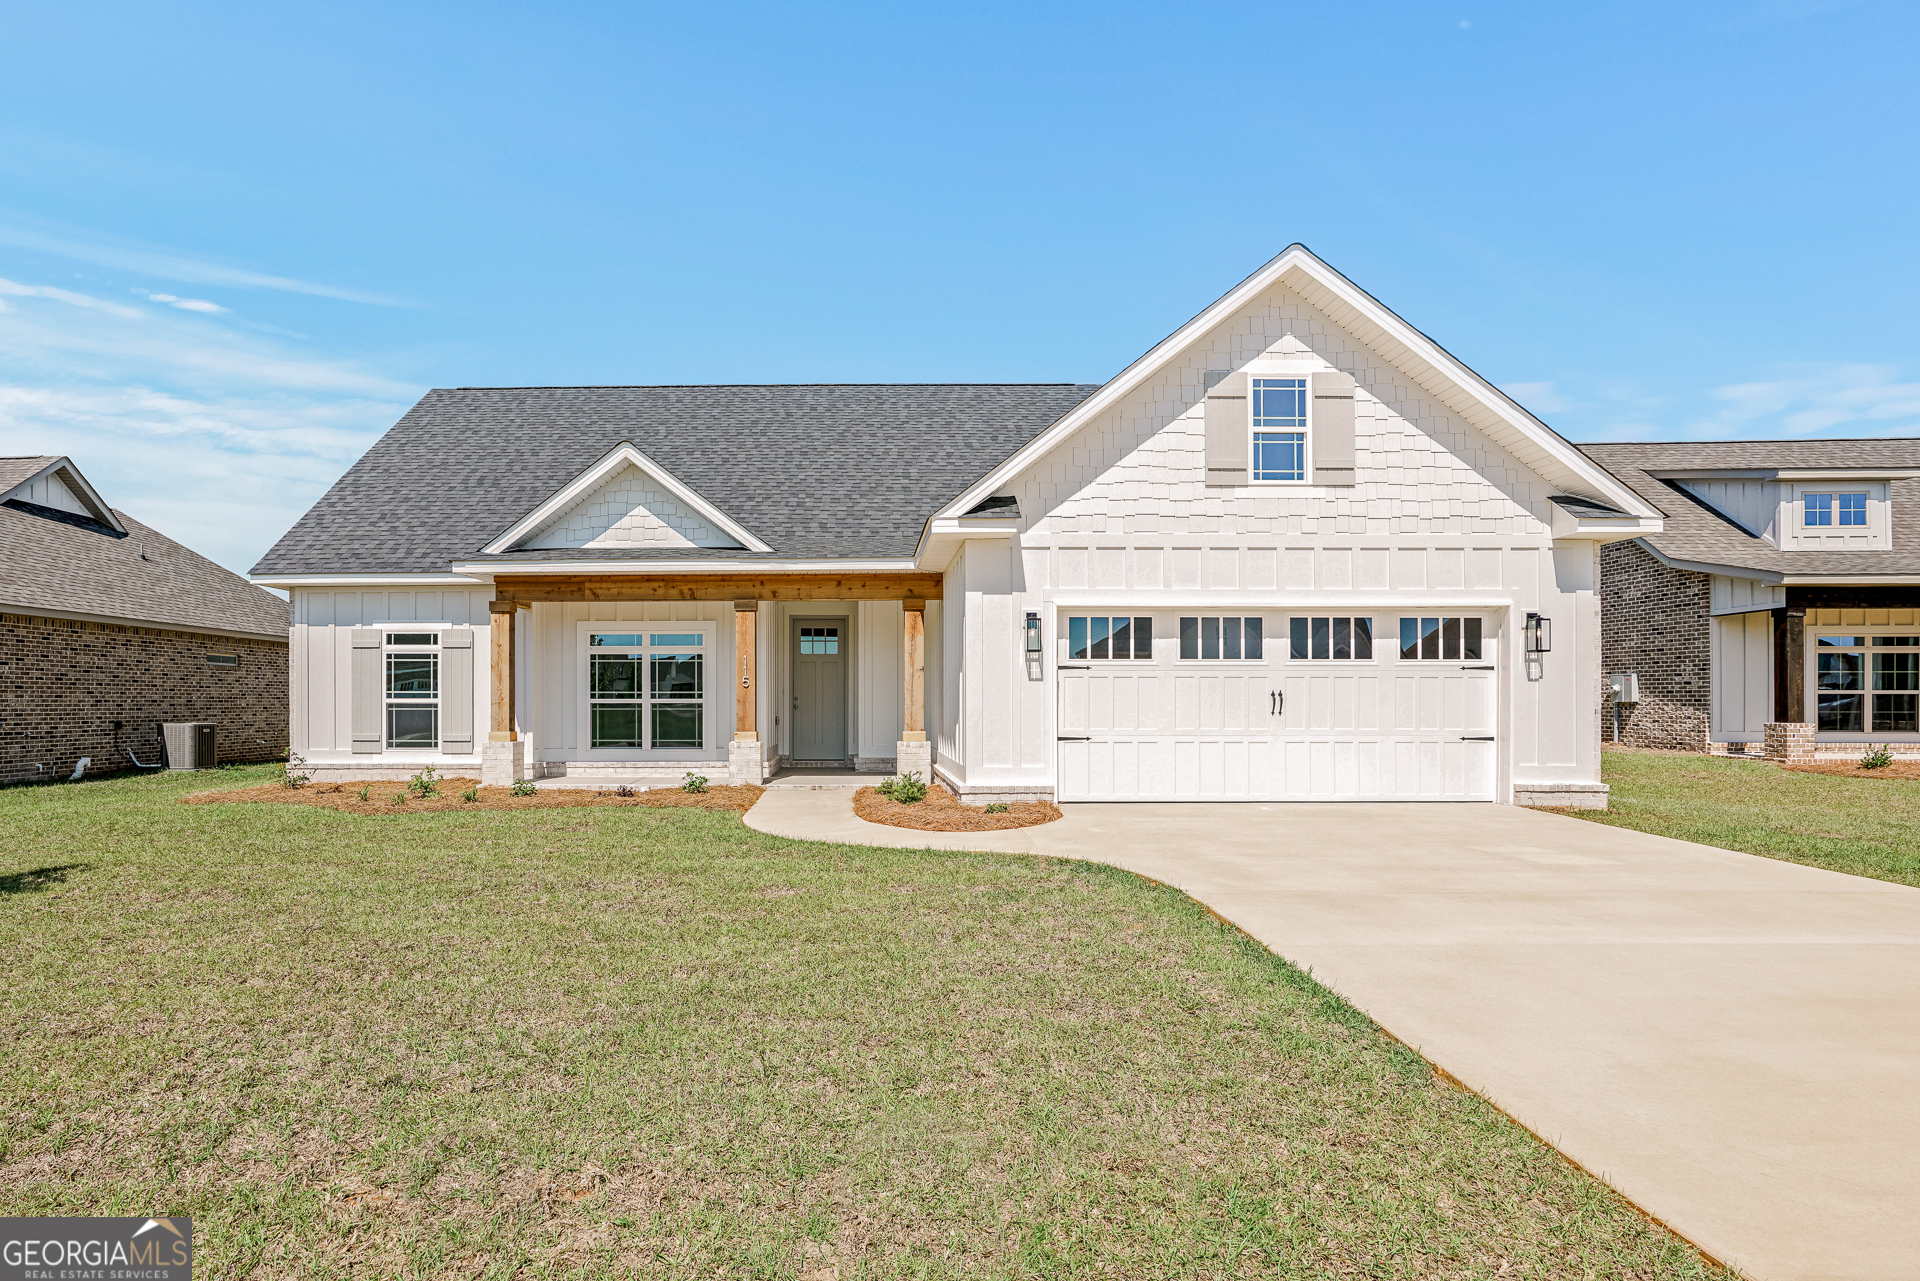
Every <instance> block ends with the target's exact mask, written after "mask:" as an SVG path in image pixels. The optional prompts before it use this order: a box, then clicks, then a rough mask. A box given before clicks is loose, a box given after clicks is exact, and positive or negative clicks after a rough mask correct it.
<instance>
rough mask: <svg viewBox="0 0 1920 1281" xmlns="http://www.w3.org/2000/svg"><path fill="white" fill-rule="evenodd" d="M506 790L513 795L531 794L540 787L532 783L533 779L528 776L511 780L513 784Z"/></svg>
mask: <svg viewBox="0 0 1920 1281" xmlns="http://www.w3.org/2000/svg"><path fill="white" fill-rule="evenodd" d="M507 790H508V791H509V792H512V793H513V794H514V795H515V796H532V795H533V794H534V793H535V792H537V791H539V790H540V789H539V788H537V787H535V786H534V785H533V780H532V779H530V778H516V779H514V780H513V786H512V787H509V788H508V789H507Z"/></svg>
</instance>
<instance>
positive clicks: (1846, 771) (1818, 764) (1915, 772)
mask: <svg viewBox="0 0 1920 1281" xmlns="http://www.w3.org/2000/svg"><path fill="white" fill-rule="evenodd" d="M1780 768H1782V769H1790V770H1793V771H1795V772H1797V773H1801V774H1833V775H1837V776H1838V777H1840V778H1901V779H1915V778H1920V761H1895V762H1894V763H1893V764H1891V765H1884V766H1882V767H1881V768H1879V769H1861V768H1860V767H1859V766H1858V765H1856V764H1855V763H1854V762H1852V761H1833V762H1827V761H1795V762H1794V763H1793V764H1791V765H1782V766H1781V767H1780Z"/></svg>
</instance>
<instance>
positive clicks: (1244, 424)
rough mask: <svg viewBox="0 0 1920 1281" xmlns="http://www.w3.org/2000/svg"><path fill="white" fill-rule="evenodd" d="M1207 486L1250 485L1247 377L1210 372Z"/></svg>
mask: <svg viewBox="0 0 1920 1281" xmlns="http://www.w3.org/2000/svg"><path fill="white" fill-rule="evenodd" d="M1206 412H1207V484H1209V485H1244V484H1246V483H1247V431H1248V424H1249V423H1250V422H1251V421H1252V420H1251V419H1250V418H1248V417H1247V376H1246V374H1244V373H1228V372H1226V371H1225V370H1217V369H1209V370H1208V371H1207V404H1206Z"/></svg>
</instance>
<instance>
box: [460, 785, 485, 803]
mask: <svg viewBox="0 0 1920 1281" xmlns="http://www.w3.org/2000/svg"><path fill="white" fill-rule="evenodd" d="M460 799H461V800H463V801H477V800H479V799H480V789H479V788H477V787H469V788H468V789H467V790H466V791H464V792H462V793H460Z"/></svg>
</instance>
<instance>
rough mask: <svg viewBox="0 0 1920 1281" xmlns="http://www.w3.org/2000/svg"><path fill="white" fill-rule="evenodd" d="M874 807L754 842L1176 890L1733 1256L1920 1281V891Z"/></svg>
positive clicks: (783, 811)
mask: <svg viewBox="0 0 1920 1281" xmlns="http://www.w3.org/2000/svg"><path fill="white" fill-rule="evenodd" d="M850 795H851V792H850V790H832V791H806V790H781V789H776V790H772V791H769V792H768V794H767V795H766V796H765V797H764V798H762V800H761V801H760V802H759V804H757V805H755V806H754V808H753V809H752V810H750V811H749V812H748V814H747V823H748V824H749V825H750V826H753V827H756V828H759V829H761V830H762V831H767V832H772V833H774V834H776V835H782V836H790V837H800V838H805V839H812V840H832V841H852V842H859V843H863V844H869V845H896V846H909V847H923V846H931V847H935V848H950V849H952V848H958V849H998V850H1005V851H1009V852H1020V853H1033V854H1043V855H1051V856H1055V857H1061V858H1077V859H1088V860H1092V861H1097V862H1105V863H1112V864H1116V865H1118V866H1120V867H1125V868H1128V869H1130V870H1132V871H1136V872H1139V873H1141V874H1143V875H1146V876H1150V877H1153V878H1154V879H1156V880H1160V881H1165V882H1167V883H1169V884H1171V885H1176V886H1178V887H1179V888H1181V889H1182V890H1185V891H1186V892H1187V893H1189V894H1191V895H1192V896H1193V897H1194V898H1196V899H1199V900H1200V901H1201V902H1203V903H1205V904H1206V905H1207V906H1209V907H1211V908H1212V909H1213V910H1214V911H1216V912H1218V913H1219V914H1220V915H1222V916H1224V917H1226V918H1227V919H1228V920H1230V921H1232V922H1234V923H1235V924H1236V925H1239V926H1240V927H1241V928H1243V929H1245V930H1246V931H1247V932H1248V933H1250V934H1252V935H1253V936H1254V937H1255V938H1258V939H1259V940H1260V941H1261V942H1263V943H1265V944H1266V945H1267V946H1268V947H1270V948H1272V949H1273V950H1274V951H1275V952H1278V953H1279V954H1280V955H1282V956H1285V957H1287V958H1288V959H1289V960H1291V961H1293V962H1295V963H1296V964H1298V965H1301V966H1303V967H1305V968H1308V969H1310V970H1311V971H1312V972H1313V974H1314V977H1316V978H1317V979H1319V980H1320V981H1321V982H1323V983H1325V984H1327V985H1328V986H1329V987H1331V988H1333V989H1334V990H1335V991H1337V992H1339V993H1340V994H1341V995H1342V996H1344V997H1346V998H1347V999H1348V1000H1349V1001H1351V1002H1353V1004H1355V1005H1356V1006H1358V1007H1359V1008H1360V1009H1362V1010H1365V1011H1366V1012H1367V1013H1368V1014H1369V1015H1371V1016H1372V1017H1373V1018H1374V1019H1376V1020H1377V1021H1378V1022H1379V1023H1380V1024H1381V1025H1382V1026H1383V1027H1385V1028H1387V1029H1388V1030H1389V1031H1391V1032H1392V1033H1393V1034H1394V1035H1395V1036H1398V1037H1400V1038H1401V1039H1402V1040H1404V1041H1406V1042H1407V1043H1409V1044H1411V1045H1413V1046H1415V1047H1416V1048H1418V1049H1419V1050H1420V1052H1421V1053H1423V1054H1424V1055H1426V1056H1427V1058H1428V1059H1430V1060H1431V1061H1432V1062H1434V1063H1436V1064H1438V1065H1439V1066H1440V1067H1442V1068H1444V1069H1445V1070H1446V1071H1448V1072H1450V1073H1452V1074H1453V1075H1454V1076H1455V1077H1457V1078H1459V1079H1460V1080H1461V1081H1463V1082H1465V1083H1466V1084H1467V1085H1468V1086H1469V1087H1471V1088H1472V1089H1474V1090H1475V1091H1477V1092H1478V1093H1480V1094H1482V1095H1484V1096H1485V1097H1487V1098H1488V1099H1490V1100H1492V1101H1493V1102H1494V1103H1495V1104H1497V1105H1498V1106H1500V1107H1501V1108H1502V1109H1504V1110H1505V1111H1507V1112H1508V1113H1509V1114H1511V1115H1512V1116H1514V1117H1515V1118H1517V1119H1518V1120H1519V1121H1520V1122H1521V1123H1523V1124H1524V1125H1526V1126H1527V1127H1528V1128H1530V1129H1532V1130H1533V1131H1534V1132H1535V1133H1537V1134H1539V1135H1540V1136H1541V1137H1542V1138H1544V1139H1546V1140H1547V1141H1548V1142H1550V1143H1552V1144H1554V1145H1555V1146H1556V1147H1558V1148H1559V1149H1560V1150H1561V1151H1562V1152H1565V1153H1566V1154H1567V1155H1568V1156H1570V1157H1572V1158H1573V1159H1574V1160H1575V1161H1577V1162H1579V1163H1580V1164H1581V1165H1583V1166H1585V1167H1586V1168H1587V1169H1589V1170H1591V1171H1593V1172H1594V1173H1595V1174H1598V1175H1600V1176H1601V1177H1602V1178H1605V1179H1606V1180H1608V1181H1609V1182H1610V1183H1612V1184H1613V1185H1614V1186H1615V1187H1617V1188H1619V1189H1620V1190H1621V1191H1622V1192H1624V1193H1625V1194H1626V1195H1627V1196H1628V1197H1630V1198H1632V1199H1633V1201H1634V1202H1635V1203H1637V1204H1638V1205H1640V1206H1641V1207H1642V1208H1643V1209H1645V1210H1646V1211H1647V1212H1648V1213H1650V1214H1652V1215H1654V1216H1656V1217H1657V1218H1660V1219H1662V1220H1664V1221H1665V1222H1667V1223H1669V1224H1671V1225H1672V1226H1673V1227H1674V1229H1675V1230H1676V1231H1678V1232H1680V1233H1682V1234H1683V1235H1684V1236H1686V1237H1687V1238H1688V1239H1689V1240H1691V1241H1693V1242H1694V1243H1696V1244H1697V1245H1699V1246H1700V1247H1701V1248H1702V1249H1704V1250H1706V1251H1707V1252H1708V1253H1710V1254H1712V1255H1713V1256H1714V1257H1716V1258H1718V1259H1720V1260H1721V1261H1723V1262H1725V1263H1728V1264H1731V1265H1732V1266H1734V1267H1736V1268H1738V1269H1740V1270H1741V1271H1743V1272H1745V1273H1747V1274H1748V1275H1750V1276H1752V1277H1756V1278H1767V1279H1772V1278H1788V1277H1806V1278H1887V1279H1892V1278H1902V1279H1907V1278H1914V1277H1920V890H1913V889H1908V888H1906V887H1903V886H1897V885H1889V884H1886V883H1884V882H1880V881H1871V880H1865V879H1861V878H1859V877H1852V876H1842V875H1839V874H1837V873H1833V872H1822V871H1817V870H1815V869H1812V868H1806V867H1800V866H1798V865H1795V864H1791V863H1780V862H1775V861H1773V860H1770V859H1762V858H1755V857H1752V856H1749V855H1745V854H1734V853H1730V852H1728V851H1726V850H1719V849H1713V848H1710V847H1708V846H1704V845H1693V844H1689V843H1687V842H1684V841H1673V840H1667V839H1666V838H1664V837H1658V836H1647V835H1643V834H1641V833H1638V832H1628V831H1622V830H1620V829H1617V828H1610V827H1603V826H1600V825H1598V824H1592V823H1583V822H1581V821H1579V820H1577V819H1570V818H1564V817H1561V816H1559V815H1552V814H1541V813H1536V812H1533V811H1529V810H1521V809H1514V808H1511V807H1508V806H1500V805H1071V806H1067V807H1065V808H1066V812H1067V817H1066V818H1065V819H1063V820H1062V821H1060V822H1058V823H1052V824H1048V825H1047V826H1045V827H1039V828H1030V829H1025V830H1023V831H1017V832H1009V833H982V834H970V835H960V834H952V835H949V834H944V833H914V832H906V831H902V830H901V829H898V828H890V827H880V826H877V825H875V824H871V823H865V822H863V821H861V820H859V819H857V818H855V817H854V816H853V814H852V812H851V806H850V804H849V797H850Z"/></svg>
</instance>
